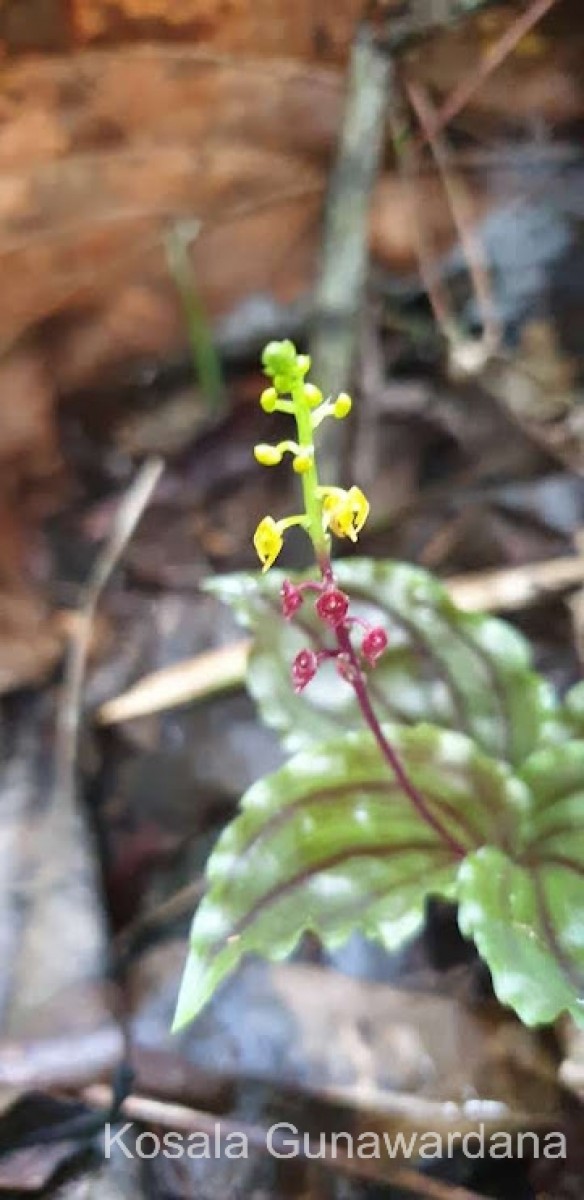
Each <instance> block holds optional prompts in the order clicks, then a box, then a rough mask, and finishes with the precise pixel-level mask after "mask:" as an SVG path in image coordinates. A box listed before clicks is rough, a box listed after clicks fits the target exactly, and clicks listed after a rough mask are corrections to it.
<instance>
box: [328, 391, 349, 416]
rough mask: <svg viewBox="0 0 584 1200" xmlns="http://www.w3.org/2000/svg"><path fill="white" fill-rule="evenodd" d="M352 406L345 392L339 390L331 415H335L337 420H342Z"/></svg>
mask: <svg viewBox="0 0 584 1200" xmlns="http://www.w3.org/2000/svg"><path fill="white" fill-rule="evenodd" d="M352 407H353V401H352V400H351V397H350V396H348V395H347V393H346V392H339V394H338V396H337V398H336V400H335V402H334V404H333V416H334V417H336V418H337V420H339V421H342V419H343V417H346V416H348V415H349V413H350V411H351V409H352Z"/></svg>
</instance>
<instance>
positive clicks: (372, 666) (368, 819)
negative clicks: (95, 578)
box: [175, 341, 584, 1029]
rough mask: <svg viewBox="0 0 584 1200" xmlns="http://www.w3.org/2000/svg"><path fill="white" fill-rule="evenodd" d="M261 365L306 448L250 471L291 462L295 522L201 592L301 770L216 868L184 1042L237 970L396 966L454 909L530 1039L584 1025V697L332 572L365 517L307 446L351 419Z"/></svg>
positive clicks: (193, 965)
mask: <svg viewBox="0 0 584 1200" xmlns="http://www.w3.org/2000/svg"><path fill="white" fill-rule="evenodd" d="M263 365H264V369H265V371H266V374H267V376H268V378H269V380H270V386H268V387H267V388H266V390H265V391H264V392H263V393H262V396H261V398H260V404H261V407H262V408H263V409H264V411H265V412H268V413H273V412H281V413H284V414H287V415H289V416H290V417H291V418H292V419H293V421H294V423H295V431H294V432H295V438H294V439H286V440H284V441H281V442H279V443H278V444H277V445H271V444H267V443H262V444H260V445H257V446H256V447H255V457H256V459H257V461H258V462H259V463H261V464H262V465H264V466H267V467H275V466H277V465H278V464H280V463H281V462H282V461H283V459H284V458H285V457H286V456H287V455H289V456H290V458H291V463H292V468H293V471H294V472H295V473H297V474H298V476H299V480H300V483H301V490H302V499H303V506H302V511H301V512H299V513H297V514H295V515H292V516H285V517H282V518H274V517H273V516H271V515H268V516H265V517H264V518H263V519H262V520H261V521H260V523H259V525H258V527H257V529H256V531H255V535H254V545H255V548H256V551H257V554H258V557H259V560H260V563H261V566H262V572H261V574H260V575H250V574H241V573H240V574H236V575H228V576H223V577H220V578H218V579H216V580H213V581H212V582H211V584H210V585H209V586H210V589H211V590H212V591H214V592H215V593H216V594H217V595H218V596H220V597H221V598H222V599H223V600H225V601H226V602H227V603H229V604H230V605H231V606H232V607H233V609H234V611H235V612H236V614H237V615H238V616H239V618H240V619H241V620H242V622H243V623H244V624H246V625H247V626H248V628H250V629H251V631H252V635H253V649H252V654H251V657H250V664H249V670H248V686H249V689H250V691H251V693H252V695H253V696H254V698H255V699H256V701H257V703H258V705H259V708H260V711H261V713H262V715H263V717H264V719H265V720H266V721H267V722H268V723H269V724H271V725H273V726H274V727H275V728H276V729H278V731H279V732H280V734H281V735H282V737H283V740H284V744H285V746H286V747H287V748H288V749H289V750H290V751H292V752H293V756H292V757H291V758H290V759H289V761H288V762H287V763H286V765H285V766H284V767H282V768H281V769H280V770H279V771H276V772H275V773H273V774H271V775H269V776H266V777H265V778H263V779H260V780H259V781H258V782H257V783H256V784H254V785H253V786H252V787H251V788H250V790H249V791H248V792H247V794H246V795H245V796H244V797H243V799H242V802H241V811H240V813H239V815H238V816H237V817H236V818H235V819H234V820H233V821H232V822H231V824H230V825H229V826H228V827H227V828H226V829H225V830H224V832H223V834H222V835H221V837H220V838H219V840H218V842H217V845H216V847H215V849H214V851H213V853H212V855H211V857H210V860H209V863H208V869H207V878H208V887H207V892H206V895H205V896H204V898H203V900H202V902H201V904H200V905H199V908H198V910H197V912H196V914H195V919H194V923H193V928H192V933H191V941H190V948H189V954H188V958H187V964H186V968H185V973H184V977H183V982H182V986H181V991H180V996H179V1001H178V1007H177V1013H176V1017H175V1028H176V1029H178V1028H181V1027H182V1026H184V1025H185V1024H187V1023H188V1022H189V1021H190V1020H192V1019H193V1018H194V1017H195V1016H196V1015H197V1013H198V1012H199V1011H200V1009H201V1008H202V1007H203V1005H204V1004H205V1003H206V1002H207V1001H208V999H209V998H210V996H211V995H212V994H213V992H214V990H215V989H216V987H217V986H218V985H219V984H220V983H221V982H222V981H223V980H224V979H225V978H226V976H227V975H228V974H229V973H230V972H231V971H233V970H234V969H235V968H236V967H237V965H238V964H239V963H240V961H241V959H242V958H243V957H244V956H245V955H247V954H250V953H256V954H258V953H259V954H261V955H263V956H265V957H267V958H272V959H279V958H281V957H282V956H284V955H286V954H288V953H289V952H291V951H292V950H293V948H294V947H295V945H296V944H297V942H298V940H299V938H300V937H301V935H302V933H303V932H305V931H307V930H310V931H312V932H314V933H316V934H317V935H318V936H319V937H320V938H321V939H322V941H323V943H324V944H325V945H326V946H328V947H334V946H336V945H339V944H340V943H342V942H343V941H344V940H345V939H346V938H347V937H348V936H349V934H350V933H351V932H353V931H354V930H359V931H361V932H362V933H364V934H365V935H367V936H370V937H374V938H377V939H378V940H380V941H381V942H382V943H383V945H384V946H385V947H386V948H387V949H389V950H394V949H397V948H398V947H399V946H400V945H402V944H403V942H404V941H405V940H407V939H408V938H410V937H412V936H413V935H414V934H415V933H416V931H417V930H419V928H420V927H421V925H422V923H423V920H424V912H425V905H426V902H427V899H428V898H429V897H430V896H441V897H445V898H447V899H450V900H452V901H455V902H456V903H457V905H458V919H459V924H460V927H461V930H462V932H463V933H464V934H465V935H466V936H468V937H469V938H472V939H474V941H475V943H476V945H477V948H478V950H479V953H480V954H481V955H482V956H483V957H484V959H485V960H486V962H487V963H488V965H489V967H490V970H491V975H492V979H493V986H494V989H495V992H496V994H497V996H498V997H499V999H500V1001H501V1002H502V1003H504V1004H508V1005H510V1006H512V1007H513V1008H514V1009H515V1010H516V1012H517V1013H518V1014H519V1016H520V1017H521V1018H522V1020H523V1021H525V1022H526V1023H527V1024H530V1025H537V1024H542V1023H546V1022H551V1021H553V1020H554V1019H555V1018H556V1017H557V1016H558V1015H559V1014H560V1013H562V1012H569V1013H571V1014H572V1016H573V1017H574V1019H575V1020H576V1021H578V1022H579V1023H581V1024H584V919H583V906H584V684H581V685H578V686H577V687H576V688H574V689H573V691H572V692H571V693H570V694H569V695H568V696H567V697H566V699H565V701H564V702H563V703H560V701H559V700H558V698H557V697H556V696H555V695H554V693H553V692H552V690H551V688H550V687H549V686H548V684H547V683H546V682H545V681H544V680H543V679H542V678H541V677H540V676H539V675H537V673H536V672H535V671H534V670H533V668H532V665H531V654H530V649H529V646H528V645H527V643H526V642H525V641H524V639H523V638H522V637H521V635H520V634H519V633H517V632H516V631H515V630H514V629H513V628H512V627H510V626H509V625H507V624H505V623H504V622H503V621H499V620H496V619H495V618H493V617H490V616H486V615H482V614H476V613H472V614H471V613H467V612H464V611H462V610H461V609H459V608H457V607H456V606H455V605H454V604H453V602H452V601H451V599H450V597H449V595H448V593H447V591H446V590H445V589H444V588H443V587H442V585H441V584H440V583H439V582H438V581H437V580H435V579H433V578H432V577H431V576H430V575H429V574H428V573H427V572H425V571H422V570H420V569H419V568H416V567H413V566H409V565H408V564H405V563H397V562H379V561H372V560H370V559H365V558H355V559H352V558H349V559H346V560H342V561H340V562H339V563H337V564H336V565H333V562H332V559H331V544H332V539H333V538H341V539H349V540H350V541H351V542H355V541H356V540H357V538H358V535H359V533H360V532H361V530H362V528H363V526H364V524H365V522H366V520H367V516H368V513H369V504H368V501H367V498H366V497H365V495H364V494H363V492H362V491H361V489H360V488H359V487H358V486H356V485H352V486H350V487H349V488H348V489H343V488H341V487H338V486H332V485H324V484H322V483H321V481H320V478H319V473H318V459H317V453H316V447H315V433H316V431H317V430H318V428H319V427H320V425H321V424H322V422H323V421H324V420H326V419H329V418H331V419H336V420H342V419H344V418H346V417H347V416H348V415H349V413H350V411H351V407H352V405H351V399H350V397H349V396H348V395H346V394H345V393H342V394H341V395H339V396H337V397H336V398H334V399H333V398H328V399H324V397H323V396H322V393H321V392H320V390H319V389H318V388H317V387H316V386H315V385H314V384H313V383H311V382H309V381H308V380H307V375H308V373H309V370H310V359H309V358H308V356H307V355H304V354H299V353H298V352H297V351H296V348H295V347H294V345H293V344H292V343H291V342H290V341H283V342H275V343H270V344H269V345H268V346H267V347H266V349H265V351H264V355H263ZM295 526H298V527H300V528H301V529H302V530H304V532H305V533H306V535H307V537H308V538H309V540H310V542H311V544H312V548H313V554H314V561H315V567H314V569H313V571H311V572H308V573H304V574H301V575H297V576H295V577H289V576H288V575H284V574H283V573H282V572H280V571H278V569H277V568H274V564H275V562H276V559H277V558H278V556H279V554H280V551H281V550H282V547H283V544H284V538H285V534H286V532H287V531H288V530H289V529H290V528H292V527H295Z"/></svg>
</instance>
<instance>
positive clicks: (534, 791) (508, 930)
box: [459, 742, 584, 1025]
mask: <svg viewBox="0 0 584 1200" xmlns="http://www.w3.org/2000/svg"><path fill="white" fill-rule="evenodd" d="M521 780H522V782H523V783H524V784H525V785H526V789H527V794H528V795H529V803H528V805H527V806H526V807H525V809H524V810H523V814H522V819H521V845H520V848H519V853H518V854H517V855H516V857H517V859H518V862H517V863H513V862H510V861H509V859H508V858H506V857H505V855H504V854H502V853H500V851H498V850H495V849H487V848H485V849H483V850H480V851H479V852H478V854H476V855H474V856H473V857H472V858H470V859H468V860H467V861H466V862H465V863H464V864H463V865H462V867H461V868H460V876H459V895H460V910H459V920H460V926H461V929H462V930H463V932H464V933H467V934H469V936H471V937H473V938H474V939H475V941H476V944H477V946H478V949H479V952H480V953H481V954H482V955H483V957H484V958H485V959H486V961H487V963H488V964H489V967H490V969H491V972H492V975H493V984H494V987H495V991H496V993H497V995H498V997H499V999H500V1000H501V1001H502V1002H503V1003H505V1004H510V1005H511V1006H512V1007H513V1008H515V1009H516V1011H517V1012H518V1013H519V1016H520V1017H521V1019H522V1020H523V1021H525V1023H526V1024H528V1025H536V1024H540V1023H543V1022H546V1021H552V1020H554V1019H555V1017H556V1016H558V1014H559V1013H560V1012H562V1011H563V1010H564V1009H568V1010H569V1011H570V1012H571V1013H572V1015H573V1016H574V1017H575V1019H576V1020H579V1021H580V1022H583V1023H584V742H568V743H567V744H566V745H562V746H551V747H547V748H545V749H542V750H539V751H537V752H536V753H535V754H533V755H532V756H531V758H529V759H528V761H527V762H526V763H525V765H524V767H523V770H522V771H521Z"/></svg>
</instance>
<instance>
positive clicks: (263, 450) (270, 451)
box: [253, 442, 282, 467]
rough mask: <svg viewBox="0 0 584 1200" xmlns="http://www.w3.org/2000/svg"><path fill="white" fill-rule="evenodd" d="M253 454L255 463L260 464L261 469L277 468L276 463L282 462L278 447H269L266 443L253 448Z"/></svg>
mask: <svg viewBox="0 0 584 1200" xmlns="http://www.w3.org/2000/svg"><path fill="white" fill-rule="evenodd" d="M253 452H254V455H255V458H256V462H259V463H261V465H262V467H277V465H278V463H281V462H282V451H281V450H280V447H279V446H270V445H268V443H267V442H259V443H258V445H257V446H254V448H253Z"/></svg>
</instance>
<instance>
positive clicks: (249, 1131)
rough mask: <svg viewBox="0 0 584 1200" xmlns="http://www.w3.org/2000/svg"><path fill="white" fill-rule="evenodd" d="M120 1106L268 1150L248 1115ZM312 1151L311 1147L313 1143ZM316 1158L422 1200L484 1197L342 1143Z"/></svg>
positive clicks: (101, 1093)
mask: <svg viewBox="0 0 584 1200" xmlns="http://www.w3.org/2000/svg"><path fill="white" fill-rule="evenodd" d="M82 1098H83V1100H84V1101H85V1102H86V1103H87V1104H89V1105H91V1106H92V1107H95V1108H105V1107H107V1104H108V1101H109V1100H110V1098H111V1088H109V1087H106V1086H103V1085H101V1084H95V1085H94V1086H92V1087H89V1088H85V1089H84V1090H83V1092H82ZM120 1111H121V1115H122V1116H123V1117H125V1118H126V1119H127V1120H130V1121H139V1122H140V1123H142V1124H144V1125H147V1126H154V1127H156V1126H158V1127H159V1128H160V1129H164V1130H167V1131H172V1132H173V1133H179V1134H184V1135H188V1134H189V1133H203V1134H206V1135H207V1137H209V1138H211V1139H213V1140H214V1139H215V1136H216V1131H217V1129H219V1131H220V1137H228V1136H229V1134H239V1135H243V1136H244V1137H245V1138H246V1139H247V1142H248V1145H249V1146H251V1147H252V1148H253V1149H254V1150H260V1151H264V1153H268V1145H269V1143H268V1132H269V1131H268V1129H267V1128H263V1127H262V1126H261V1125H252V1124H250V1123H249V1122H246V1121H239V1120H238V1121H234V1120H232V1119H230V1118H227V1117H221V1118H219V1117H216V1116H214V1115H213V1114H212V1113H209V1112H203V1111H201V1110H199V1109H194V1108H187V1107H186V1106H184V1105H182V1104H169V1103H167V1102H165V1101H161V1100H153V1099H151V1098H150V1097H148V1096H135V1095H131V1096H128V1097H127V1098H126V1100H125V1101H124V1102H123V1104H122V1105H121V1109H120ZM272 1144H273V1146H274V1149H276V1148H278V1147H279V1148H280V1149H284V1150H289V1142H288V1143H286V1142H285V1139H284V1138H283V1137H282V1136H281V1135H280V1137H279V1138H278V1137H276V1136H275V1135H273V1143H272ZM317 1150H318V1152H319V1153H320V1145H319V1146H318V1147H316V1146H313V1147H312V1153H313V1155H315V1154H316V1151H317ZM308 1151H310V1146H309V1147H308ZM298 1157H299V1158H301V1159H302V1158H308V1157H310V1154H309V1153H307V1152H306V1149H304V1148H303V1147H302V1143H300V1146H299V1155H298ZM317 1161H318V1163H319V1164H320V1165H321V1166H322V1167H323V1168H324V1169H326V1170H329V1171H330V1170H332V1171H336V1172H339V1173H342V1174H344V1175H349V1176H352V1177H354V1178H357V1179H371V1180H374V1181H377V1182H380V1181H382V1180H383V1181H385V1182H391V1183H392V1184H394V1185H395V1187H399V1188H401V1189H402V1190H403V1191H405V1192H410V1193H412V1194H413V1195H414V1196H418V1197H420V1200H481V1197H480V1196H478V1195H477V1193H476V1192H469V1191H468V1189H467V1188H461V1187H457V1186H455V1185H450V1184H448V1183H441V1182H439V1181H438V1180H435V1179H428V1178H427V1176H425V1175H421V1174H420V1173H419V1172H418V1171H415V1170H413V1169H412V1168H411V1167H394V1166H393V1164H391V1165H390V1166H389V1167H388V1168H385V1167H384V1165H383V1164H381V1163H380V1162H378V1161H377V1160H376V1159H359V1158H351V1157H349V1155H348V1154H346V1153H344V1152H343V1151H342V1149H341V1148H340V1147H339V1146H335V1148H334V1152H331V1150H330V1149H329V1148H327V1150H326V1152H325V1155H324V1156H323V1157H318V1158H317Z"/></svg>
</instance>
